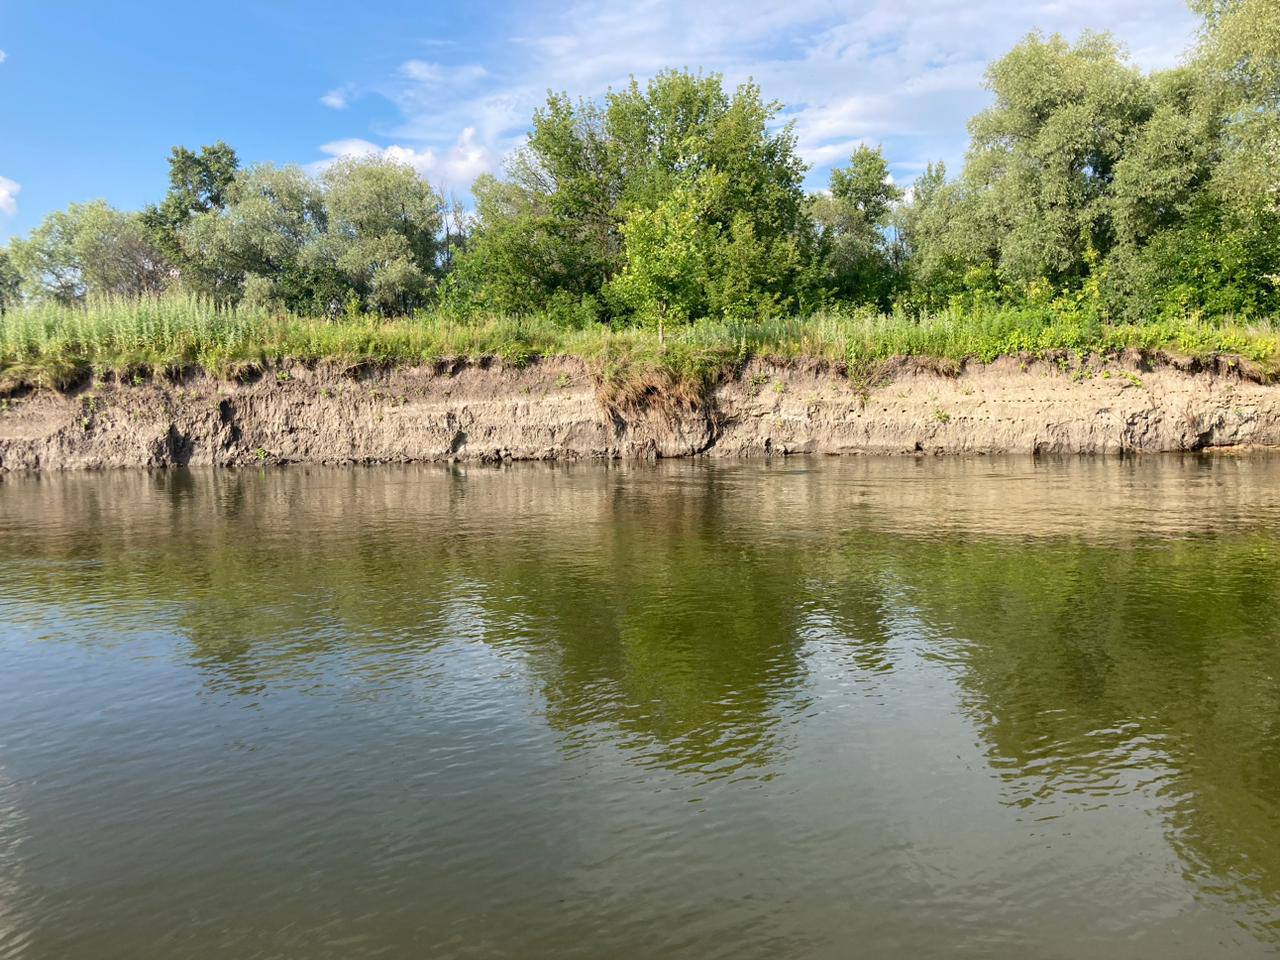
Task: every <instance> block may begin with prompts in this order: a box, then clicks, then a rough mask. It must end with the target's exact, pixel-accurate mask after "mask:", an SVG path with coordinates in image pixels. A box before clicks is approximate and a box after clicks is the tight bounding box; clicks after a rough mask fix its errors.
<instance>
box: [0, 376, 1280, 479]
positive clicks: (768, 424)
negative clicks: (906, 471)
mask: <svg viewBox="0 0 1280 960" xmlns="http://www.w3.org/2000/svg"><path fill="white" fill-rule="evenodd" d="M1231 446H1280V386H1277V385H1264V384H1258V383H1254V382H1251V381H1250V380H1248V379H1246V378H1242V377H1240V376H1238V375H1236V374H1233V373H1230V372H1198V373H1189V372H1183V371H1181V370H1179V369H1176V368H1174V367H1171V366H1161V367H1157V368H1156V369H1151V370H1144V369H1141V366H1140V365H1139V364H1137V363H1134V362H1128V363H1121V362H1113V363H1110V364H1107V365H1105V366H1098V365H1096V364H1095V365H1093V366H1092V367H1089V368H1086V369H1082V370H1081V369H1070V370H1067V369H1060V368H1058V367H1056V366H1054V365H1053V364H1049V363H1031V364H1028V363H1024V362H1020V361H1018V360H1014V359H1010V360H1001V361H998V362H996V363H994V364H991V365H989V366H981V365H970V366H968V367H967V368H966V369H964V370H963V371H961V372H959V373H958V374H954V375H948V374H945V373H939V372H936V371H933V370H930V369H929V368H928V367H927V365H905V366H902V367H900V368H899V369H897V370H895V371H892V372H891V373H881V374H880V375H878V376H877V377H875V378H873V379H872V381H871V382H869V383H863V384H862V385H859V384H857V383H856V382H851V380H850V378H848V377H847V376H845V375H844V374H843V373H840V372H837V371H835V370H831V369H829V368H825V367H823V366H820V365H815V364H798V365H792V366H780V365H773V364H768V363H764V362H759V361H753V362H752V363H751V364H749V365H748V366H747V367H746V369H745V370H743V371H742V373H741V375H740V376H739V377H737V378H735V379H733V380H730V381H727V382H725V383H723V384H721V385H720V386H719V387H718V388H717V389H716V390H715V391H714V393H713V394H712V396H711V398H710V402H709V403H708V404H707V405H706V407H705V409H700V410H697V411H674V412H673V411H672V410H670V409H667V408H666V405H664V404H662V403H661V402H656V403H653V404H651V405H649V406H647V407H644V408H641V409H635V408H628V409H625V410H622V411H619V410H616V409H608V408H607V407H606V405H604V404H602V403H601V401H600V398H599V392H598V387H597V383H596V381H595V379H594V378H593V377H592V376H591V375H590V373H589V371H588V370H587V368H586V366H585V365H584V364H583V363H582V362H580V361H578V360H573V359H567V358H557V359H549V360H543V361H540V362H537V363H534V364H531V365H529V366H527V367H523V368H513V367H504V366H503V365H502V364H500V363H497V362H494V363H491V364H481V365H476V364H463V365H454V366H452V367H422V368H402V369H394V370H373V371H362V372H360V373H358V374H356V375H352V374H351V373H350V372H349V371H348V372H345V373H344V372H343V371H340V370H338V369H329V368H325V367H320V368H317V369H314V370H312V369H308V368H306V367H303V366H300V365H298V366H290V367H287V368H283V369H280V370H268V371H266V372H264V373H263V374H262V375H261V376H260V377H258V378H257V379H256V380H255V381H254V382H249V383H243V382H237V381H226V380H219V379H215V378H212V377H208V376H203V375H198V376H192V377H190V378H188V379H186V380H185V381H184V382H180V383H170V382H168V381H165V380H162V379H159V378H157V379H155V380H153V381H148V382H144V383H138V384H123V383H116V382H98V383H88V384H85V385H83V386H82V387H80V388H79V389H78V390H75V391H73V392H69V393H58V392H53V391H42V390H35V391H27V392H18V393H14V394H11V395H10V396H8V397H7V398H5V399H3V400H0V470H27V469H45V470H50V469H76V468H94V467H108V466H148V467H156V466H177V465H183V464H192V465H210V464H212V465H236V464H251V463H258V462H275V463H295V462H299V463H358V462H387V461H391V462H394V461H430V460H449V459H461V460H496V459H516V460H537V459H582V458H619V457H621V458H634V457H655V456H659V457H674V456H692V455H698V454H706V455H710V456H729V457H736V456H749V455H767V454H786V453H827V454H854V453H867V454H872V453H874V454H898V453H908V454H910V453H926V454H942V453H948V454H958V453H970V454H972V453H989V454H994V453H1121V452H1138V451H1146V452H1161V451H1175V450H1196V449H1203V448H1208V447H1231Z"/></svg>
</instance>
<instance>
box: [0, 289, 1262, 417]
mask: <svg viewBox="0 0 1280 960" xmlns="http://www.w3.org/2000/svg"><path fill="white" fill-rule="evenodd" d="M1126 350H1138V351H1141V352H1142V353H1143V354H1144V355H1147V356H1150V357H1155V358H1157V359H1158V358H1159V357H1160V356H1161V355H1166V356H1180V357H1186V358H1189V359H1193V360H1199V361H1217V360H1220V359H1221V358H1224V357H1225V358H1231V359H1230V363H1231V364H1233V365H1237V366H1239V367H1241V368H1244V369H1245V370H1246V371H1247V372H1248V373H1250V374H1251V375H1253V376H1255V377H1258V378H1260V379H1271V378H1273V377H1275V376H1276V375H1277V373H1280V326H1278V325H1277V323H1276V322H1275V321H1274V320H1271V321H1263V322H1254V323H1250V324H1247V325H1246V324H1240V323H1230V322H1209V321H1204V320H1200V319H1197V318H1195V317H1185V318H1179V319H1173V320H1169V319H1165V320H1159V321H1155V322H1151V323H1144V324H1117V325H1112V324H1107V323H1102V322H1100V321H1098V320H1097V319H1094V318H1091V317H1089V316H1088V315H1086V314H1083V313H1074V312H1064V311H1061V310H1057V309H1054V308H1051V307H1022V308H1013V307H1004V308H994V307H993V308H985V309H981V310H976V311H971V312H961V311H956V310H943V311H940V312H937V313H933V314H929V315H926V316H921V317H912V316H909V315H906V314H896V313H895V314H880V313H875V312H873V311H868V310H861V309H860V310H831V311H828V312H825V313H820V314H816V315H814V316H811V317H795V318H788V319H765V320H758V321H753V322H724V321H716V322H713V321H704V322H701V323H698V324H695V325H693V326H690V327H685V328H678V329H674V330H673V329H668V331H667V335H666V338H665V342H664V343H659V340H658V335H657V332H656V331H655V330H651V329H642V328H635V327H622V328H611V327H608V326H605V325H593V326H591V327H588V328H586V329H571V328H566V327H564V326H562V325H559V324H557V323H556V322H554V321H553V320H552V319H551V318H550V317H547V316H537V315H535V316H528V317H491V318H486V319H482V320H468V319H460V318H458V317H455V316H451V315H448V314H445V313H429V312H427V313H420V314H418V315H416V316H413V317H405V318H399V319H384V318H381V317H373V316H360V317H341V318H338V319H336V320H329V319H324V318H311V317H302V316H297V315H294V314H288V313H281V312H278V311H271V310H267V309H263V308H258V307H249V306H219V305H215V304H213V303H211V302H210V301H207V300H203V299H200V298H197V297H192V296H178V295H168V296H164V297H160V298H153V299H142V300H119V299H116V300H102V301H96V302H93V303H90V304H88V305H85V306H66V305H59V304H52V303H46V304H33V305H28V306H25V307H22V308H20V309H18V310H13V311H10V312H8V313H6V314H4V315H2V316H0V387H3V386H4V384H6V383H7V384H8V387H9V389H12V388H13V387H16V386H20V385H24V384H25V385H31V386H34V387H38V388H54V389H65V388H67V387H70V386H73V385H75V384H77V383H80V382H83V381H84V380H85V379H86V378H87V377H88V376H90V375H93V376H97V377H102V376H104V375H105V376H114V377H116V378H119V379H121V380H123V381H125V382H128V381H129V380H131V379H133V378H144V377H148V376H151V375H166V374H168V375H173V374H176V373H178V372H181V371H188V370H191V369H193V368H199V369H202V370H204V371H206V372H208V373H210V374H212V375H214V376H218V377H224V378H230V377H235V376H237V375H240V374H241V373H243V372H244V371H246V370H249V369H255V368H256V369H261V368H263V367H266V366H269V365H273V364H280V363H285V362H290V361H294V362H301V363H308V364H310V363H316V362H320V361H328V362H333V363H337V364H346V365H352V366H355V365H365V364H375V365H384V366H397V365H412V364H422V363H437V362H441V361H451V360H473V361H474V360H479V359H482V358H486V357H497V358H500V359H501V360H503V361H504V362H506V363H510V364H513V365H516V366H519V365H523V364H525V363H528V362H530V361H532V360H535V359H537V358H539V357H551V356H572V357H578V358H580V359H582V360H583V361H585V362H586V363H587V364H588V366H589V367H590V368H591V369H592V371H593V372H594V374H595V376H596V377H597V379H598V381H599V383H600V386H601V396H602V399H604V400H605V401H606V402H607V403H609V404H610V405H612V406H619V407H621V406H628V405H637V404H643V403H645V402H648V401H649V400H651V399H660V400H661V401H662V402H664V403H667V404H676V405H682V406H689V407H692V406H697V405H698V404H699V403H700V402H701V401H702V400H703V398H705V396H706V394H707V392H708V390H709V389H710V388H711V387H712V386H714V385H715V384H716V383H717V382H719V381H720V380H722V379H724V378H726V377H731V376H733V375H735V374H736V372H737V371H738V370H740V369H741V367H742V365H743V364H744V363H746V361H748V360H750V359H752V358H755V357H759V358H769V359H772V360H779V361H799V360H818V361H825V362H827V363H830V364H832V365H833V366H834V367H836V368H837V369H842V370H844V371H846V372H847V373H848V375H849V376H850V378H851V379H853V380H856V381H859V382H860V383H864V384H865V383H867V382H869V381H873V380H874V379H875V377H876V373H875V371H876V369H877V368H878V367H880V366H882V365H883V363H884V362H885V361H890V360H893V359H895V358H901V357H918V358H933V359H937V360H943V361H949V362H950V363H951V365H952V366H953V367H955V368H956V369H958V366H959V364H962V363H964V362H966V361H970V360H976V361H980V362H984V363H989V362H991V361H993V360H995V359H997V358H999V357H1003V356H1021V357H1029V358H1045V357H1058V358H1062V357H1064V356H1068V355H1072V354H1074V355H1075V356H1076V357H1077V358H1078V359H1083V358H1086V357H1089V356H1101V357H1107V356H1114V355H1117V354H1119V353H1120V352H1122V351H1126Z"/></svg>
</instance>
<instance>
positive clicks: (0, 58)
mask: <svg viewBox="0 0 1280 960" xmlns="http://www.w3.org/2000/svg"><path fill="white" fill-rule="evenodd" d="M8 59H9V55H8V54H7V53H5V52H4V51H3V50H0V63H4V62H5V61H6V60H8Z"/></svg>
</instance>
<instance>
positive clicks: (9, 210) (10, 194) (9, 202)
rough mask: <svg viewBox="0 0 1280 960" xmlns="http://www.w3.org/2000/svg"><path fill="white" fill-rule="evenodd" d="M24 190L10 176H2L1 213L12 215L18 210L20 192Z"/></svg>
mask: <svg viewBox="0 0 1280 960" xmlns="http://www.w3.org/2000/svg"><path fill="white" fill-rule="evenodd" d="M21 192H22V187H20V186H19V185H18V184H17V183H16V182H14V181H13V180H10V179H9V178H8V177H0V214H3V215H4V216H6V217H12V216H13V215H14V214H15V213H17V212H18V194H19V193H21Z"/></svg>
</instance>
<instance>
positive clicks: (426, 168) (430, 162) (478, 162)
mask: <svg viewBox="0 0 1280 960" xmlns="http://www.w3.org/2000/svg"><path fill="white" fill-rule="evenodd" d="M320 152H321V153H323V154H326V155H327V156H328V158H329V159H327V160H321V161H320V162H319V163H318V164H313V165H312V170H313V171H315V172H319V171H320V170H323V169H324V168H325V167H326V166H328V165H329V164H330V163H332V162H333V161H334V160H340V159H345V158H348V157H355V158H361V157H386V158H387V159H389V160H395V161H397V162H398V163H404V164H408V165H409V166H411V167H413V169H414V170H416V171H417V172H418V174H419V175H420V176H423V177H426V178H427V179H429V180H430V181H431V182H432V184H434V185H435V186H437V187H440V188H443V189H445V190H457V191H465V190H467V189H468V188H469V187H470V186H471V181H473V180H474V179H475V178H476V177H478V176H479V175H480V174H482V173H484V172H485V171H486V170H488V169H490V168H491V167H492V165H493V158H492V157H491V156H490V155H489V151H488V149H487V148H486V147H484V146H483V145H481V144H479V143H477V141H476V131H475V128H474V127H466V128H465V129H463V131H462V132H461V133H460V134H459V135H458V138H457V140H456V141H454V143H453V145H452V146H450V147H449V148H448V149H445V150H443V151H437V150H436V149H435V148H433V147H427V148H426V149H421V150H420V149H415V148H414V147H408V146H404V145H403V144H397V143H393V144H388V145H387V146H378V144H376V143H373V142H372V141H369V140H364V139H361V138H358V137H352V138H348V139H346V140H334V141H332V142H331V143H326V144H324V145H323V146H321V147H320Z"/></svg>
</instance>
